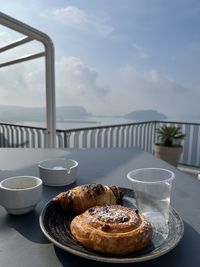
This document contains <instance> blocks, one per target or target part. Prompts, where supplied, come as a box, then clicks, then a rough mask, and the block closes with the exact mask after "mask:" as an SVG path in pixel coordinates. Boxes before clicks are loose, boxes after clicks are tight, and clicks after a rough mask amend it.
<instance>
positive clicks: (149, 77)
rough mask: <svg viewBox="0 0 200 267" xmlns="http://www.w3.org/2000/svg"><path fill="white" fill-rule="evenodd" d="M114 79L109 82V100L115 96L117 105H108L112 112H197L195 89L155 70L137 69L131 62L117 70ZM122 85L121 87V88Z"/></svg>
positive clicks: (175, 115)
mask: <svg viewBox="0 0 200 267" xmlns="http://www.w3.org/2000/svg"><path fill="white" fill-rule="evenodd" d="M116 77H117V79H116V81H115V83H112V84H110V87H111V88H112V90H111V91H110V93H109V98H110V100H109V101H110V103H111V101H112V99H115V102H116V103H120V106H121V108H120V109H119V108H118V107H117V106H116V107H114V106H113V107H112V112H113V114H117V111H118V114H123V113H128V112H132V111H134V110H142V109H144V110H146V109H155V110H158V111H159V112H162V113H164V114H166V115H167V116H168V117H169V118H180V117H182V116H183V114H184V115H186V114H187V113H188V114H190V115H191V114H196V112H197V111H198V112H200V107H199V103H198V102H199V101H198V99H199V97H200V94H199V93H198V92H195V91H193V90H192V89H189V88H186V87H184V86H182V85H181V84H178V83H177V82H175V81H174V80H173V79H172V78H170V77H168V76H166V75H163V74H162V73H160V72H159V71H158V70H155V69H153V70H148V71H143V72H142V71H139V70H137V69H136V68H135V67H134V66H132V65H127V66H124V67H122V68H121V69H120V70H119V75H116ZM122 88H123V90H122Z"/></svg>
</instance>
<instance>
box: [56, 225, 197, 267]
mask: <svg viewBox="0 0 200 267" xmlns="http://www.w3.org/2000/svg"><path fill="white" fill-rule="evenodd" d="M184 227H185V232H184V236H183V238H182V240H181V241H180V243H179V244H178V245H177V247H175V248H174V249H173V250H172V251H170V252H168V253H167V254H165V255H163V256H161V257H159V258H156V259H153V260H149V261H146V262H140V263H134V266H139V267H149V266H155V267H160V266H162V267H169V266H176V267H183V266H184V267H186V266H188V267H189V266H193V267H199V266H200V253H199V247H200V235H199V234H198V232H196V231H195V230H194V229H193V228H192V227H191V226H190V225H189V224H187V223H184ZM54 248H55V253H56V255H57V257H58V259H59V260H60V262H61V264H62V266H77V267H78V266H87V267H90V266H91V267H92V266H94V264H95V266H96V267H98V266H104V267H106V266H108V267H109V266H110V267H111V266H116V263H105V262H95V261H92V260H87V259H85V258H81V257H77V256H75V255H73V254H70V253H68V252H65V251H63V250H61V249H60V248H58V247H56V246H55V247H54ZM132 264H133V263H132ZM125 265H126V266H127V265H128V264H120V266H125Z"/></svg>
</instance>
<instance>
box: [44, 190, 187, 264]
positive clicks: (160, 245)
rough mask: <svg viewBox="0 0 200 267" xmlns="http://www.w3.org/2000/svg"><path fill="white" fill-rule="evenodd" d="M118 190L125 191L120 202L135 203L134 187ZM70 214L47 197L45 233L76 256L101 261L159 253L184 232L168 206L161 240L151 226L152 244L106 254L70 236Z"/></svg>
mask: <svg viewBox="0 0 200 267" xmlns="http://www.w3.org/2000/svg"><path fill="white" fill-rule="evenodd" d="M121 190H122V191H123V193H124V197H123V202H122V203H121V204H122V205H124V206H127V207H135V199H134V192H133V190H131V189H127V188H121ZM72 218H73V216H72V215H67V214H66V213H63V212H62V211H61V210H60V209H58V208H57V206H56V205H55V203H54V202H53V201H50V202H48V203H47V205H46V206H45V208H44V209H43V211H42V213H41V215H40V218H39V222H40V227H41V229H42V232H43V233H44V235H45V236H46V237H47V238H48V239H49V240H50V241H51V242H52V243H53V244H55V245H56V246H58V247H60V248H61V249H64V250H65V251H67V252H69V253H72V254H75V255H77V256H80V257H84V258H87V259H91V260H95V261H102V262H112V263H131V262H141V261H147V260H150V259H154V258H157V257H160V256H161V255H164V254H166V253H167V252H169V251H171V250H172V249H173V248H174V247H175V246H176V245H177V244H178V243H179V241H180V240H181V238H182V236H183V233H184V226H183V221H182V219H181V218H180V216H179V215H178V213H177V212H176V211H175V210H174V209H173V208H172V207H170V216H169V232H168V235H167V236H166V238H165V239H164V240H163V239H162V238H160V235H159V234H158V233H157V232H156V231H155V229H154V234H153V239H152V242H151V244H149V246H147V247H146V248H145V249H144V250H142V251H140V252H139V253H134V254H129V255H127V256H122V257H117V256H105V255H102V254H99V253H95V252H91V251H89V250H87V249H86V248H84V247H83V246H81V245H80V244H79V243H78V242H77V241H76V240H75V239H74V238H73V237H72V235H71V233H70V228H69V226H70V222H71V220H72Z"/></svg>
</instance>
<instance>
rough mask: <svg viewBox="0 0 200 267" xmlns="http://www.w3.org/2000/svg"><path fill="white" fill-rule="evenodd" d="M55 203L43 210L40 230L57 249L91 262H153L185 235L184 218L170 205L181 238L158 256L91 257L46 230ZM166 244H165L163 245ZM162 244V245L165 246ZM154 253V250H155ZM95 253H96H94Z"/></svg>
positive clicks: (98, 255) (177, 241)
mask: <svg viewBox="0 0 200 267" xmlns="http://www.w3.org/2000/svg"><path fill="white" fill-rule="evenodd" d="M120 188H121V189H122V190H127V191H132V192H133V189H130V188H124V187H120ZM53 203H54V201H53V200H52V199H51V200H49V201H48V202H47V203H46V204H45V206H44V208H43V209H42V211H41V213H40V216H39V225H40V228H41V230H42V232H43V234H44V235H45V236H46V238H47V239H48V240H49V241H50V242H51V243H53V244H54V245H56V246H57V247H59V248H61V249H62V250H64V251H66V252H69V253H71V254H73V255H76V256H79V257H82V258H86V259H90V260H94V261H99V262H107V263H137V262H145V261H148V260H152V259H155V258H158V257H160V256H162V255H165V254H167V253H168V252H170V251H171V250H173V249H174V248H175V247H176V246H177V245H178V243H179V242H180V240H181V239H182V237H183V235H184V223H183V220H182V218H181V217H180V215H179V214H178V212H177V211H176V210H175V209H174V208H173V207H172V206H171V205H170V210H171V211H172V213H174V214H175V215H176V217H177V218H178V219H179V223H180V225H181V231H180V234H179V236H178V237H177V239H176V242H174V243H173V244H172V245H171V246H168V247H167V248H166V249H163V250H162V251H161V252H160V253H159V255H158V254H153V255H152V254H150V255H148V254H146V255H145V258H143V257H141V256H139V257H137V256H135V257H129V256H128V255H127V257H124V256H123V258H120V257H113V256H111V257H110V256H104V255H100V254H97V255H91V254H87V253H85V252H82V251H78V250H75V249H73V248H71V247H69V246H66V245H63V244H61V243H60V242H58V241H57V240H55V239H54V238H53V237H52V236H51V235H50V234H49V233H48V232H47V231H46V229H45V226H44V224H43V219H44V215H45V212H46V210H47V208H48V207H49V206H50V205H51V204H53ZM163 244H164V243H163ZM163 244H162V245H163ZM153 251H154V250H153ZM94 253H95V252H94Z"/></svg>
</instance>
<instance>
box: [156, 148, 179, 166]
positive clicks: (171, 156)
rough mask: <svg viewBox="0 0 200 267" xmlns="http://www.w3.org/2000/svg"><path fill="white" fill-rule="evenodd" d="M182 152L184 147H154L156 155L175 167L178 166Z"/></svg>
mask: <svg viewBox="0 0 200 267" xmlns="http://www.w3.org/2000/svg"><path fill="white" fill-rule="evenodd" d="M182 150H183V148H182V147H167V146H161V145H154V155H155V156H156V157H157V158H160V159H162V160H165V161H167V162H168V163H170V164H172V165H174V166H177V165H178V162H179V159H180V156H181V153H182Z"/></svg>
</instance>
